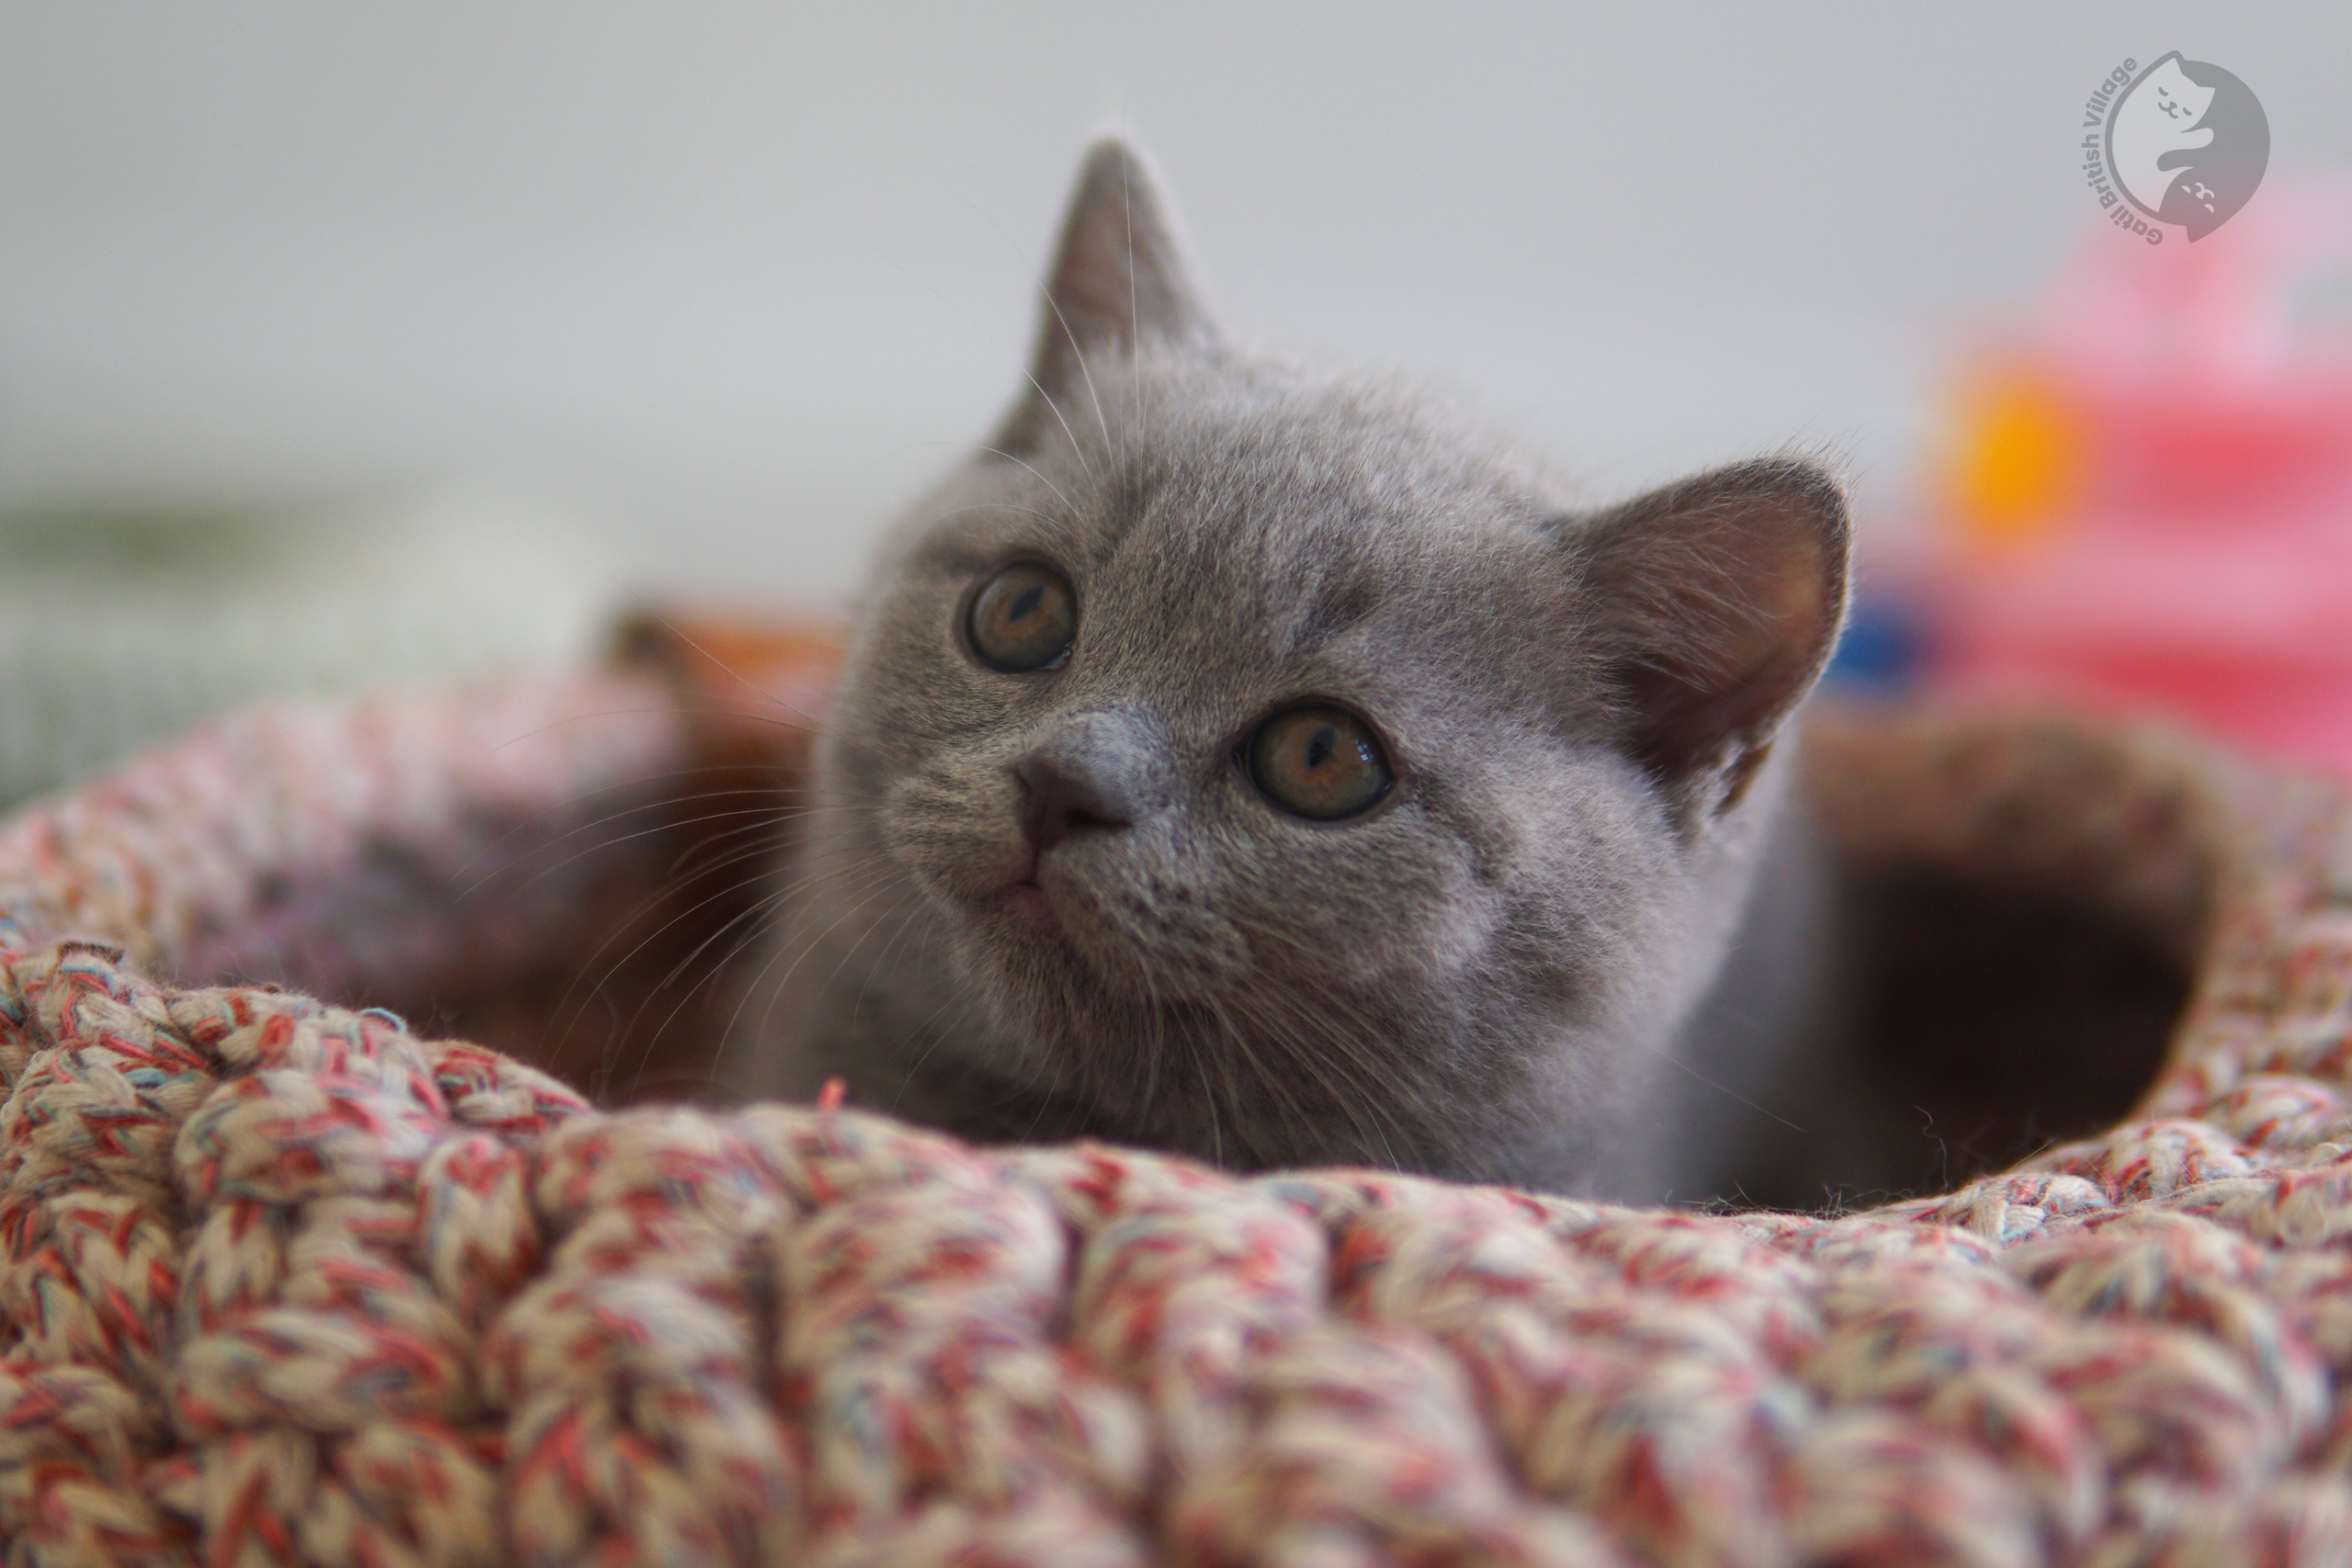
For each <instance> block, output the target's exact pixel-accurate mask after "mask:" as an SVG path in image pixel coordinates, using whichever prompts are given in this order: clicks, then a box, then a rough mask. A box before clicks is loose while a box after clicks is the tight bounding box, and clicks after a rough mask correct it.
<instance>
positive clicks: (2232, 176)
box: [2105, 51, 2270, 240]
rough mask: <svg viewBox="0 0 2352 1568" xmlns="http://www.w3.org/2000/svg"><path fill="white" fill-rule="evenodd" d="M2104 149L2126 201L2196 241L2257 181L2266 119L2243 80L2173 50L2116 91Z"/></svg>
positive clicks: (2265, 153)
mask: <svg viewBox="0 0 2352 1568" xmlns="http://www.w3.org/2000/svg"><path fill="white" fill-rule="evenodd" d="M2105 151H2106V153H2107V168H2108V172H2109V175H2110V176H2111V177H2112V178H2113V180H2114V182H2115V185H2116V186H2117V188H2119V189H2120V190H2121V191H2122V193H2123V195H2124V197H2126V198H2127V199H2129V200H2130V201H2131V205H2132V206H2134V207H2136V208H2138V209H2140V210H2141V211H2142V212H2144V213H2146V214H2147V215H2148V216H2149V217H2151V218H2153V219H2155V220H2157V221H2158V222H2161V223H2175V224H2178V225H2179V226H2180V227H2182V228H2184V229H2186V230H2188V237H2189V238H2190V239H2191V240H2201V239H2203V238H2204V237H2205V236H2206V235H2208V234H2210V233H2211V232H2212V231H2214V230H2216V229H2218V228H2220V227H2221V226H2222V224H2223V223H2225V222H2227V221H2228V220H2230V218H2231V216H2232V215H2233V214H2234V213H2235V212H2236V211H2237V209H2239V208H2241V207H2244V206H2245V204H2246V199H2247V198H2248V197H2251V196H2253V195H2254V191H2255V187H2256V186H2259V185H2260V184H2261V183H2262V173H2263V170H2264V169H2266V168H2267V167H2268V166H2269V163H2270V120H2269V118H2268V117H2267V116H2266V115H2265V114H2264V113H2263V112H2262V104H2261V102H2260V100H2258V99H2257V98H2256V97H2255V96H2254V92H2253V89H2251V88H2249V87H2248V86H2247V85H2245V83H2244V82H2241V81H2239V80H2238V79H2237V78H2236V77H2235V76H2233V75H2232V74H2231V73H2229V72H2227V71H2224V70H2222V68H2221V67H2220V66H2218V65H2208V64H2206V63H2205V62H2202V61H2198V60H2184V59H2182V58H2181V57H2180V55H2179V53H2178V52H2177V51H2175V52H2174V53H2171V54H2167V55H2165V57H2164V58H2163V59H2162V60H2159V61H2157V62H2155V63H2154V65H2151V66H2149V67H2148V68H2147V69H2146V70H2145V71H2143V72H2141V73H2139V74H2138V75H2137V76H2134V77H2132V78H2131V83H2130V85H2127V86H2125V87H2124V88H2123V90H2122V91H2121V92H2120V93H2118V94H2116V95H2115V97H2114V100H2113V104H2112V107H2109V110H2108V114H2107V134H2106V148H2105Z"/></svg>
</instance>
